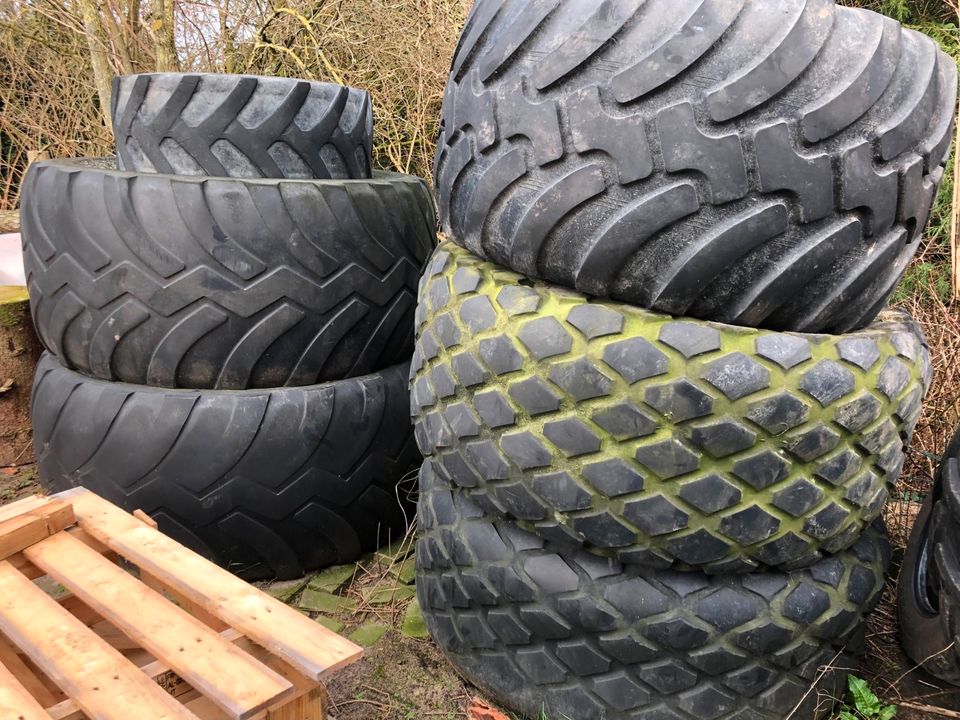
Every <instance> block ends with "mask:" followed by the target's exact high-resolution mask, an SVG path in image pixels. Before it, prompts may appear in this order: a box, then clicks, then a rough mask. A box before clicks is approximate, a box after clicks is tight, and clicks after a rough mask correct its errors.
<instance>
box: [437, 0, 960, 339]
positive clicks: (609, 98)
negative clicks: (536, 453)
mask: <svg viewBox="0 0 960 720" xmlns="http://www.w3.org/2000/svg"><path fill="white" fill-rule="evenodd" d="M956 95H957V70H956V65H955V63H954V61H953V60H952V59H951V58H949V57H948V56H947V55H946V54H944V53H943V52H941V51H940V50H939V49H938V48H937V45H936V43H934V42H933V41H932V40H931V39H930V38H927V37H925V36H923V35H921V34H919V33H917V32H914V31H912V30H907V29H903V28H901V27H900V26H899V25H898V24H897V23H896V22H895V21H893V20H890V19H889V18H884V17H882V16H880V15H877V14H875V13H871V12H867V11H863V10H857V9H850V8H842V7H835V6H834V3H833V0H650V1H647V2H644V1H643V0H619V1H615V0H603V1H602V2H586V1H584V0H543V2H519V1H517V2H504V0H478V2H477V3H476V5H475V6H474V9H473V12H472V13H471V15H470V17H469V19H468V21H467V24H466V26H465V28H464V30H463V34H462V35H461V38H460V44H459V45H458V47H457V52H456V57H455V59H454V61H453V68H452V72H451V76H450V80H449V83H448V85H447V89H446V97H445V100H444V106H443V118H442V132H441V138H440V142H439V145H438V151H437V156H436V164H435V182H434V186H435V187H436V190H437V200H438V204H439V208H440V218H441V223H442V227H443V229H444V231H445V232H446V233H447V234H448V235H449V236H450V237H451V238H452V239H453V240H455V241H456V242H458V243H460V244H461V245H463V246H464V247H466V248H468V249H469V250H471V251H472V252H473V253H474V254H477V255H483V256H486V257H488V258H489V259H491V260H493V261H495V262H498V263H500V264H501V265H504V266H507V267H510V268H511V269H513V270H516V271H517V272H520V273H522V274H525V275H527V276H530V277H540V278H544V279H546V280H549V281H551V282H555V283H558V284H561V285H565V286H567V287H571V288H575V289H577V290H580V291H582V292H584V293H587V294H590V295H595V296H601V297H611V298H614V299H618V300H623V301H625V302H629V303H632V304H635V305H639V306H642V307H648V308H652V309H656V310H660V311H663V312H667V313H670V314H672V315H686V316H691V317H698V318H704V319H708V320H716V321H720V322H728V323H731V324H735V325H746V326H751V327H766V328H771V329H774V330H799V331H805V332H845V331H848V330H851V329H855V328H859V327H863V326H865V325H867V324H868V323H869V322H870V321H871V320H872V319H873V317H875V316H876V314H877V313H878V312H879V311H880V309H881V308H882V307H883V306H884V303H885V301H886V299H887V298H888V296H889V295H890V294H891V293H892V292H893V289H894V288H895V286H896V284H897V282H898V281H899V278H900V277H901V276H902V274H903V272H904V271H905V270H906V267H907V264H908V263H909V261H910V258H911V257H912V256H913V254H914V253H915V251H916V249H917V247H918V245H919V242H920V240H921V238H922V230H923V227H924V225H925V224H926V221H927V218H928V215H929V213H930V207H931V204H932V202H933V200H934V198H935V196H936V190H937V186H938V184H939V182H940V180H941V178H942V174H943V166H944V164H945V162H946V159H947V155H948V152H949V148H950V142H951V139H952V137H953V133H952V129H951V127H952V121H953V115H954V108H955V104H956Z"/></svg>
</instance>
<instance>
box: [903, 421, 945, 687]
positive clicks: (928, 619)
mask: <svg viewBox="0 0 960 720" xmlns="http://www.w3.org/2000/svg"><path fill="white" fill-rule="evenodd" d="M897 593H898V597H897V599H898V604H899V614H900V639H901V643H902V645H903V649H904V650H905V651H906V653H907V656H908V657H909V658H910V659H911V660H913V661H914V662H915V663H917V664H918V665H922V666H923V668H924V669H925V670H926V671H927V672H929V673H930V674H931V675H933V676H935V677H937V678H940V679H941V680H945V681H946V682H949V683H951V684H953V685H957V686H960V617H958V616H960V432H958V433H957V435H956V436H954V439H953V441H952V442H951V443H950V446H949V447H948V448H947V451H946V452H945V453H944V456H943V460H942V462H941V464H940V468H939V471H938V475H937V483H936V485H935V487H934V490H933V492H931V493H930V495H928V496H927V499H926V501H925V502H924V504H923V507H922V508H921V510H920V513H919V514H918V515H917V518H916V520H915V521H914V525H913V532H912V533H911V535H910V541H909V542H908V543H907V550H906V553H905V554H904V559H903V565H902V568H901V570H900V582H899V583H898V585H897Z"/></svg>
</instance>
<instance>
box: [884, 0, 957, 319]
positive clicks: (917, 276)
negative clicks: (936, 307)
mask: <svg viewBox="0 0 960 720" xmlns="http://www.w3.org/2000/svg"><path fill="white" fill-rule="evenodd" d="M880 5H881V7H882V10H883V12H884V13H885V14H887V15H890V16H891V17H894V18H897V19H898V20H899V19H902V18H903V17H904V16H905V17H906V20H907V21H908V25H909V27H911V28H913V29H914V30H917V31H919V32H922V33H924V34H926V35H929V36H930V37H932V38H933V39H934V40H936V41H937V42H938V43H939V44H940V47H941V48H943V50H944V52H946V53H947V54H948V55H950V56H951V57H952V58H953V59H954V60H960V28H958V27H957V25H955V24H953V23H946V22H931V21H919V22H909V20H911V19H914V18H915V17H916V15H915V12H916V11H915V8H912V5H914V4H913V3H910V2H908V1H907V0H883V1H882V2H881V3H880ZM956 152H957V149H956V148H954V150H953V155H952V156H951V158H950V161H949V162H948V163H947V167H946V168H945V169H944V173H943V182H942V183H941V185H940V191H939V193H938V194H937V198H936V200H935V202H934V205H933V210H932V211H931V213H930V221H929V223H928V225H927V229H926V231H925V232H924V235H925V237H926V241H925V244H924V247H923V248H922V249H921V251H920V254H921V257H920V259H918V260H917V261H916V262H914V263H913V265H911V266H910V269H909V270H908V271H907V274H906V275H905V276H904V279H903V282H902V283H901V285H900V287H899V288H897V291H896V293H895V294H894V297H893V301H894V302H905V301H907V300H909V299H911V298H921V299H937V300H939V301H941V302H944V303H947V302H949V301H950V298H951V294H952V290H951V281H950V223H951V217H952V214H953V213H952V211H953V167H954V157H955V156H956Z"/></svg>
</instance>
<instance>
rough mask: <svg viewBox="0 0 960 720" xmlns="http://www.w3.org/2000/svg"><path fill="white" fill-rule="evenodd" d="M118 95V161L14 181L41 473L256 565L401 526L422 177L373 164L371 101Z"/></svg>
mask: <svg viewBox="0 0 960 720" xmlns="http://www.w3.org/2000/svg"><path fill="white" fill-rule="evenodd" d="M112 109H113V126H114V133H115V136H116V143H117V158H116V159H113V158H107V159H79V160H52V161H44V162H38V163H35V164H34V165H33V166H32V167H31V169H30V171H29V173H28V175H27V178H26V180H25V184H24V188H23V201H22V204H21V221H22V226H23V232H22V236H23V243H24V245H23V252H24V264H25V268H26V272H27V282H28V287H29V291H30V301H31V310H32V314H33V319H34V323H35V325H36V327H37V330H38V334H39V337H40V338H41V340H42V342H43V344H44V345H45V347H46V349H47V350H48V353H47V355H46V356H45V357H44V358H43V359H42V360H41V362H40V364H39V367H38V368H37V373H36V378H35V382H34V388H33V400H32V414H33V422H34V445H35V450H36V454H37V458H38V463H39V476H40V481H41V483H42V484H43V485H44V486H45V487H47V488H48V489H50V490H52V491H57V490H62V489H65V488H67V487H72V486H76V485H83V486H86V487H88V488H90V489H92V490H94V491H95V492H97V493H99V494H101V495H103V496H105V497H106V498H108V499H109V500H111V501H113V502H115V503H117V504H119V505H121V506H123V507H125V508H127V509H130V510H133V509H136V508H140V509H142V510H144V511H145V512H147V513H149V514H150V515H152V516H153V517H154V518H156V519H157V520H158V521H159V524H160V528H161V530H163V531H164V532H166V533H168V534H170V535H171V536H173V537H174V538H176V539H177V540H179V541H181V542H183V543H184V544H186V545H187V546H189V547H191V548H193V549H195V550H197V551H199V552H201V553H203V554H205V555H207V556H208V557H210V558H212V559H214V560H215V561H217V562H219V563H220V564H222V565H224V566H226V567H228V568H229V569H231V570H233V571H235V572H237V573H239V574H241V575H242V576H244V577H247V578H250V579H255V578H263V577H279V578H290V577H296V576H300V575H302V574H303V573H304V572H305V571H307V570H309V569H313V568H317V567H322V566H324V565H329V564H334V563H342V562H348V561H351V560H355V559H356V558H357V557H358V556H359V555H360V554H361V553H362V552H365V551H368V550H372V549H374V548H375V547H377V546H378V545H379V544H380V543H384V542H388V541H390V540H391V538H392V539H396V538H397V537H398V536H401V535H402V534H403V533H404V532H405V529H406V527H407V524H408V521H409V520H411V519H412V512H411V510H412V508H410V507H409V504H410V500H409V497H408V496H409V490H408V489H407V488H405V486H404V485H403V483H402V481H403V480H404V479H405V478H408V477H409V476H410V472H411V470H412V469H413V468H415V467H416V464H415V458H416V447H415V444H414V440H413V434H412V431H411V430H409V429H408V423H407V422H406V416H407V407H408V393H407V389H406V381H407V375H408V372H409V363H410V357H411V353H412V350H413V335H412V330H413V321H414V312H415V305H416V286H417V281H418V279H419V277H420V274H421V271H422V269H423V266H424V263H425V260H426V259H427V258H428V256H429V254H430V252H431V250H432V249H433V247H434V245H435V222H436V221H435V215H434V211H433V201H432V198H431V197H430V194H429V190H428V189H427V186H426V184H425V183H424V182H423V181H422V180H420V179H418V178H414V177H410V176H405V175H400V174H396V173H382V172H371V143H372V138H371V135H372V112H371V106H370V98H369V95H368V94H367V93H366V92H365V91H361V90H356V89H353V88H346V87H340V86H335V85H330V84H326V83H319V82H308V81H302V80H290V79H281V78H261V77H252V76H236V75H180V74H155V75H136V76H128V77H121V78H118V79H116V80H115V82H114V88H113V108H112Z"/></svg>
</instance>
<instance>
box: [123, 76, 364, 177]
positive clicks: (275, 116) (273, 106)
mask: <svg viewBox="0 0 960 720" xmlns="http://www.w3.org/2000/svg"><path fill="white" fill-rule="evenodd" d="M111 112H112V117H113V132H114V138H115V140H116V146H117V158H118V162H119V165H120V167H121V168H122V169H124V170H129V171H133V172H157V173H165V174H170V175H210V176H214V177H237V178H257V177H264V178H293V179H312V178H315V179H322V180H323V179H348V178H369V177H370V172H371V153H372V148H373V111H372V108H371V101H370V95H369V93H367V91H366V90H358V89H356V88H348V87H343V86H340V85H334V84H331V83H322V82H314V81H308V80H297V79H288V78H273V77H257V76H251V75H213V74H180V73H148V74H142V75H124V76H121V77H116V78H114V80H113V100H112V108H111Z"/></svg>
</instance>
